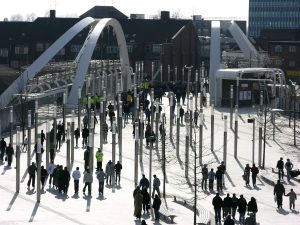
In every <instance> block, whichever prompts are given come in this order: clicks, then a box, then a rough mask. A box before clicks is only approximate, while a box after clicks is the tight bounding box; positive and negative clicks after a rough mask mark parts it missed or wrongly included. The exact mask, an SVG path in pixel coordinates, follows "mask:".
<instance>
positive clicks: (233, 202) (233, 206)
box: [231, 193, 239, 220]
mask: <svg viewBox="0 0 300 225" xmlns="http://www.w3.org/2000/svg"><path fill="white" fill-rule="evenodd" d="M231 199H232V207H231V213H232V218H233V219H234V220H235V214H236V209H237V207H238V203H239V199H238V198H237V197H236V195H235V193H233V194H232V198H231Z"/></svg>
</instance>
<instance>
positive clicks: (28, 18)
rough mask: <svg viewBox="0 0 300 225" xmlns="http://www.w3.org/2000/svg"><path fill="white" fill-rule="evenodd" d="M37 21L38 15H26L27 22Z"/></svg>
mask: <svg viewBox="0 0 300 225" xmlns="http://www.w3.org/2000/svg"><path fill="white" fill-rule="evenodd" d="M35 19H36V15H35V13H29V14H27V15H26V19H25V20H26V21H28V22H33V21H34V20H35Z"/></svg>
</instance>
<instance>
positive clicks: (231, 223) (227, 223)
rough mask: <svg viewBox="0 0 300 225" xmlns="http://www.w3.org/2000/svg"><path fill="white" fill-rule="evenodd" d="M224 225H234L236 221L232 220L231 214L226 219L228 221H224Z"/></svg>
mask: <svg viewBox="0 0 300 225" xmlns="http://www.w3.org/2000/svg"><path fill="white" fill-rule="evenodd" d="M224 225H234V220H233V219H231V216H230V214H229V215H228V216H227V217H226V219H225V220H224Z"/></svg>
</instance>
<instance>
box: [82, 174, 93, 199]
mask: <svg viewBox="0 0 300 225" xmlns="http://www.w3.org/2000/svg"><path fill="white" fill-rule="evenodd" d="M83 182H84V187H83V190H82V192H83V194H85V189H86V187H88V195H91V194H92V183H93V176H92V174H91V173H90V170H89V169H87V170H86V171H85V172H84V175H83Z"/></svg>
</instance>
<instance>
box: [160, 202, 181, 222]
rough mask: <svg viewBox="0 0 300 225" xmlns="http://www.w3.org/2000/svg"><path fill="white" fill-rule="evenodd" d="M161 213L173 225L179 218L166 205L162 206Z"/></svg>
mask: <svg viewBox="0 0 300 225" xmlns="http://www.w3.org/2000/svg"><path fill="white" fill-rule="evenodd" d="M159 213H160V215H161V216H162V217H163V218H164V219H165V220H168V219H169V220H170V221H171V223H174V219H175V217H177V216H176V215H175V214H174V213H171V212H170V211H169V210H168V209H167V207H166V206H165V205H164V204H161V205H160V209H159Z"/></svg>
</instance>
